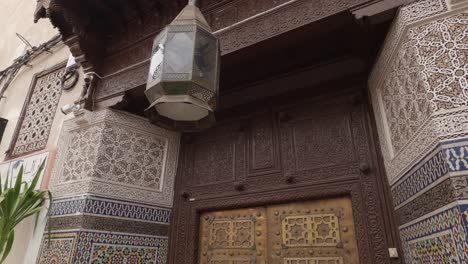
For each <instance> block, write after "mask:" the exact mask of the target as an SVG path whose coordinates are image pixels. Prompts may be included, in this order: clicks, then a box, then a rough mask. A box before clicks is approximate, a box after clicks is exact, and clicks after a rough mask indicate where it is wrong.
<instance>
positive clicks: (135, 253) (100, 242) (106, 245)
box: [74, 231, 168, 264]
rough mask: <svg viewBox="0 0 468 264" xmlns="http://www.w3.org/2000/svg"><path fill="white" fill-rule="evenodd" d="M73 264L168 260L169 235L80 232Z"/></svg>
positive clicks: (159, 262) (153, 263) (151, 263)
mask: <svg viewBox="0 0 468 264" xmlns="http://www.w3.org/2000/svg"><path fill="white" fill-rule="evenodd" d="M78 237H79V240H78V244H77V249H78V251H77V252H76V254H75V258H74V263H148V264H164V263H166V261H167V259H166V258H167V249H168V239H167V237H155V236H141V235H133V234H115V233H102V232H89V231H84V232H79V234H78Z"/></svg>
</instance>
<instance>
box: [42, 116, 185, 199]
mask: <svg viewBox="0 0 468 264" xmlns="http://www.w3.org/2000/svg"><path fill="white" fill-rule="evenodd" d="M62 130H63V131H62V134H61V136H60V142H59V146H58V150H59V151H58V154H57V161H56V165H55V166H54V170H53V176H52V179H51V190H52V191H53V193H54V196H55V198H61V197H76V196H78V195H82V194H89V195H96V196H99V197H106V198H112V199H121V200H124V201H141V202H144V203H148V204H153V205H160V206H164V207H171V206H172V199H173V192H174V190H173V184H174V176H175V170H176V166H177V155H178V145H179V134H178V133H175V132H170V131H167V130H164V129H161V128H158V127H156V126H154V125H151V124H150V123H149V122H147V121H146V120H145V119H144V118H141V117H138V116H134V115H130V114H127V113H124V112H119V111H113V110H103V111H98V112H92V113H91V112H85V114H83V115H81V116H78V117H76V118H74V119H70V120H67V121H66V122H65V123H64V126H63V129H62Z"/></svg>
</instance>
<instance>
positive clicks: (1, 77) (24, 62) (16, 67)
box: [0, 34, 61, 100]
mask: <svg viewBox="0 0 468 264" xmlns="http://www.w3.org/2000/svg"><path fill="white" fill-rule="evenodd" d="M18 37H19V36H18ZM20 39H21V40H22V41H23V39H24V38H23V37H20ZM26 42H27V41H26ZM60 42H61V36H60V35H59V34H58V35H55V36H54V37H52V38H51V39H50V40H48V41H46V42H44V43H42V44H41V45H39V46H38V47H35V46H32V45H31V44H29V42H27V43H25V44H26V45H27V46H28V47H29V49H28V50H27V51H26V53H25V54H24V55H21V56H19V57H18V58H16V59H15V60H14V61H13V64H11V65H10V66H8V67H7V68H6V69H4V70H2V71H0V100H1V99H3V98H5V97H4V94H5V92H6V90H7V89H8V87H9V86H10V84H11V82H12V81H13V80H14V79H15V77H16V75H17V74H18V72H19V71H20V70H21V68H22V67H23V66H26V67H32V66H31V65H29V62H30V61H32V60H34V59H35V58H36V57H38V56H39V55H41V54H42V53H44V52H47V53H51V52H50V49H51V48H52V47H54V46H56V45H57V44H59V43H60Z"/></svg>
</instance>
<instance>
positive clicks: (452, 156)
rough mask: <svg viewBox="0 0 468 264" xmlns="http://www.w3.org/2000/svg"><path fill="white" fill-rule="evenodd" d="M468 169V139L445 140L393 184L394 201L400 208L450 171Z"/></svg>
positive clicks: (455, 171) (458, 171)
mask: <svg viewBox="0 0 468 264" xmlns="http://www.w3.org/2000/svg"><path fill="white" fill-rule="evenodd" d="M465 171H468V139H466V138H465V139H457V140H451V141H444V142H442V143H440V144H438V145H437V146H436V147H435V148H434V149H433V151H431V152H430V153H429V154H427V155H426V156H425V157H424V158H423V159H422V160H421V161H420V162H418V163H417V164H416V165H415V166H414V167H413V168H412V169H410V170H409V171H408V173H407V174H405V175H404V176H403V177H402V178H401V179H400V180H398V181H397V182H396V183H395V184H393V186H392V196H393V202H394V205H395V207H396V208H399V207H401V206H403V205H404V204H406V203H407V202H409V200H410V199H415V198H416V197H418V196H419V195H421V194H422V193H424V192H426V191H427V190H428V189H429V188H430V186H432V185H433V184H434V183H435V182H438V181H440V180H441V179H442V178H444V177H448V176H449V173H457V174H460V173H463V172H465Z"/></svg>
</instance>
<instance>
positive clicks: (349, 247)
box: [267, 197, 359, 264]
mask: <svg viewBox="0 0 468 264" xmlns="http://www.w3.org/2000/svg"><path fill="white" fill-rule="evenodd" d="M267 217H268V249H269V256H270V261H269V262H268V263H271V264H280V263H281V264H357V263H358V262H359V257H358V253H357V252H358V250H357V242H356V238H355V231H354V223H353V215H352V210H351V199H350V198H346V197H344V198H334V199H324V200H318V201H311V202H303V203H293V204H286V205H274V206H271V207H269V208H268V212H267Z"/></svg>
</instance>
